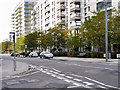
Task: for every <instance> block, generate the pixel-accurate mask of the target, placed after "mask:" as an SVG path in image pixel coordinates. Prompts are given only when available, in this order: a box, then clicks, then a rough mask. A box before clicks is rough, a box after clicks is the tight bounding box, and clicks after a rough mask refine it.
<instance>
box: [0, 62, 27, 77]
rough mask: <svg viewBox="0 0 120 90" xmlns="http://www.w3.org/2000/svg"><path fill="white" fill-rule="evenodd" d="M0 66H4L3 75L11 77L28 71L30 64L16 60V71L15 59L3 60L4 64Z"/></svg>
mask: <svg viewBox="0 0 120 90" xmlns="http://www.w3.org/2000/svg"><path fill="white" fill-rule="evenodd" d="M0 68H2V70H1V72H0V74H2V77H9V76H12V75H15V74H19V73H22V72H25V71H27V70H28V68H29V65H28V64H25V63H22V62H16V71H14V61H11V60H2V66H0Z"/></svg>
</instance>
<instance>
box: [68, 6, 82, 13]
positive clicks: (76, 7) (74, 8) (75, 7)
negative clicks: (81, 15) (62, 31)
mask: <svg viewBox="0 0 120 90" xmlns="http://www.w3.org/2000/svg"><path fill="white" fill-rule="evenodd" d="M70 11H71V12H72V11H80V5H72V7H71V10H70Z"/></svg>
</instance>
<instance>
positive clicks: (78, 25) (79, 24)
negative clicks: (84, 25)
mask: <svg viewBox="0 0 120 90" xmlns="http://www.w3.org/2000/svg"><path fill="white" fill-rule="evenodd" d="M80 27H81V22H73V23H72V24H71V28H72V29H76V28H80Z"/></svg>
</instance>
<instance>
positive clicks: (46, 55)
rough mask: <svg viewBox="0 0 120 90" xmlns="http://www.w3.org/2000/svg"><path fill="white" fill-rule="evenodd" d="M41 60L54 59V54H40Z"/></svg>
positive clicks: (44, 52)
mask: <svg viewBox="0 0 120 90" xmlns="http://www.w3.org/2000/svg"><path fill="white" fill-rule="evenodd" d="M40 58H53V54H52V53H50V52H48V51H43V52H41V53H40Z"/></svg>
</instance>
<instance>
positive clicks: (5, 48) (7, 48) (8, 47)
mask: <svg viewBox="0 0 120 90" xmlns="http://www.w3.org/2000/svg"><path fill="white" fill-rule="evenodd" d="M11 45H12V42H10V41H5V42H2V43H1V46H2V48H1V50H2V52H7V51H9V52H11V51H12V48H11Z"/></svg>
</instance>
